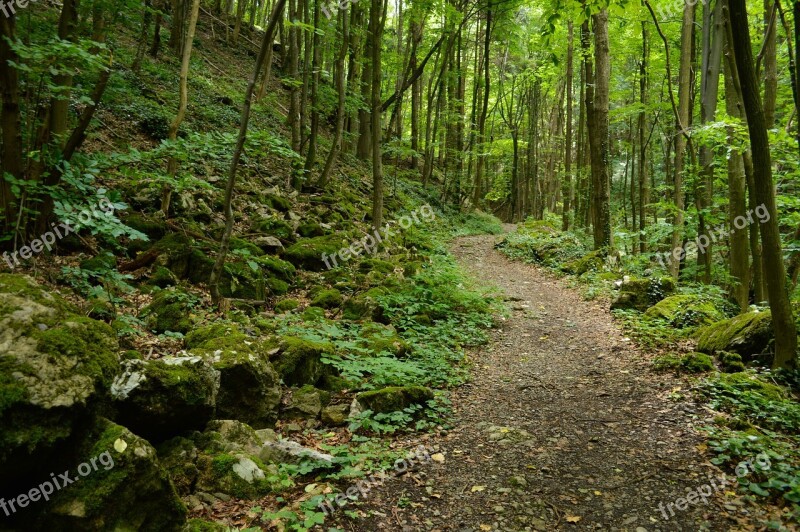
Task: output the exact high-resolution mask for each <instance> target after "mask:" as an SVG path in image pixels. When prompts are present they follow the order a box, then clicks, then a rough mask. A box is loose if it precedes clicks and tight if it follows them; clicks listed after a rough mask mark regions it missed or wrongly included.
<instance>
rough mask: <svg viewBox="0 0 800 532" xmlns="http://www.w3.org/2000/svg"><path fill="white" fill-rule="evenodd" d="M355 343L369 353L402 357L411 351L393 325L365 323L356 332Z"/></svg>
mask: <svg viewBox="0 0 800 532" xmlns="http://www.w3.org/2000/svg"><path fill="white" fill-rule="evenodd" d="M356 344H357V345H358V346H359V347H360V348H363V349H365V350H366V351H367V353H369V354H370V355H381V354H382V355H387V354H388V355H392V356H396V357H404V356H406V355H407V354H408V353H409V352H410V351H411V346H410V345H409V344H408V342H406V341H405V340H403V339H402V338H400V335H398V334H397V330H396V329H395V328H394V327H393V326H391V325H383V324H380V323H371V322H368V323H365V324H364V325H363V327H361V330H360V331H359V333H358V340H356Z"/></svg>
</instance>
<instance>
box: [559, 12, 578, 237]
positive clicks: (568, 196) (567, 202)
mask: <svg viewBox="0 0 800 532" xmlns="http://www.w3.org/2000/svg"><path fill="white" fill-rule="evenodd" d="M572 33H573V29H572V21H569V22H568V23H567V81H566V84H567V136H566V139H565V142H564V188H563V190H562V196H563V198H564V208H563V210H562V217H561V218H562V219H561V229H562V230H564V231H568V230H569V222H570V219H569V218H570V209H571V206H572V199H573V197H574V195H575V186H574V184H573V183H574V181H573V178H572V103H573V102H572V98H573V96H572Z"/></svg>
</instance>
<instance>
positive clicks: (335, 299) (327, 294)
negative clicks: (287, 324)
mask: <svg viewBox="0 0 800 532" xmlns="http://www.w3.org/2000/svg"><path fill="white" fill-rule="evenodd" d="M341 305H342V293H341V292H339V291H338V290H336V289H335V288H331V289H328V290H321V291H320V292H319V293H318V294H317V295H316V296H314V299H312V300H311V306H312V307H320V308H324V309H333V308H339V307H340V306H341Z"/></svg>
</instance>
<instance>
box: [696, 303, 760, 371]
mask: <svg viewBox="0 0 800 532" xmlns="http://www.w3.org/2000/svg"><path fill="white" fill-rule="evenodd" d="M696 338H697V350H698V351H701V352H703V353H708V354H714V353H716V352H717V351H727V352H731V353H738V354H739V355H741V356H742V359H743V360H744V361H745V362H749V361H750V360H752V359H753V358H755V357H759V356H760V355H762V354H764V353H766V352H767V351H769V346H770V343H772V340H773V338H774V337H773V334H772V314H771V313H770V311H769V310H764V311H753V312H747V313H745V314H740V315H738V316H735V317H733V318H730V319H727V320H723V321H720V322H717V323H714V324H712V325H709V326H708V327H704V328H702V329H700V330H699V331H697V334H696Z"/></svg>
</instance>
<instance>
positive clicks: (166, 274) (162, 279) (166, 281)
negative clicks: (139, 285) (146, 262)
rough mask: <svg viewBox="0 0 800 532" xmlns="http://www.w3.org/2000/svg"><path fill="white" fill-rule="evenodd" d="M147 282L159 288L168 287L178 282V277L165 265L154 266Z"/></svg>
mask: <svg viewBox="0 0 800 532" xmlns="http://www.w3.org/2000/svg"><path fill="white" fill-rule="evenodd" d="M147 284H149V285H151V286H157V287H159V288H167V287H169V286H175V285H176V284H178V278H177V277H176V276H175V274H174V273H172V271H171V270H170V269H169V268H165V267H164V266H154V267H153V270H152V271H151V272H150V277H149V278H148V279H147Z"/></svg>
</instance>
